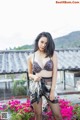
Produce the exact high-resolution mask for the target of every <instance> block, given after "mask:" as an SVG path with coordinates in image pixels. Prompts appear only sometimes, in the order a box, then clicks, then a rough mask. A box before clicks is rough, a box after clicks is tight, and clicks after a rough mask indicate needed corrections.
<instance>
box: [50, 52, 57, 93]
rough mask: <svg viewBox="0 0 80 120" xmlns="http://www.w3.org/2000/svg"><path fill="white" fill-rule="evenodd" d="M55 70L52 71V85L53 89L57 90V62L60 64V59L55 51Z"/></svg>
mask: <svg viewBox="0 0 80 120" xmlns="http://www.w3.org/2000/svg"><path fill="white" fill-rule="evenodd" d="M52 59H53V72H52V87H51V91H54V90H55V87H56V81H57V64H58V59H57V54H56V52H54V55H53V58H52Z"/></svg>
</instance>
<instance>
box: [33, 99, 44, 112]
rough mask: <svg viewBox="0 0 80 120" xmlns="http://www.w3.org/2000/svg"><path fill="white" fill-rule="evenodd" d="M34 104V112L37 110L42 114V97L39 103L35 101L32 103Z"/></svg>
mask: <svg viewBox="0 0 80 120" xmlns="http://www.w3.org/2000/svg"><path fill="white" fill-rule="evenodd" d="M32 106H33V109H34V112H35V113H37V114H41V113H42V98H40V101H39V103H37V102H34V103H33V104H32Z"/></svg>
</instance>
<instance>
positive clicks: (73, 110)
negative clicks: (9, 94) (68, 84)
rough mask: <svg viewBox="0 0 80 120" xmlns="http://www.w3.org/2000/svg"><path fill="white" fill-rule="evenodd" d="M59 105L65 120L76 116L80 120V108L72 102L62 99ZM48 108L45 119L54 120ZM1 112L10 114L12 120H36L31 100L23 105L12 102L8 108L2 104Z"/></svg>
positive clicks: (16, 101)
mask: <svg viewBox="0 0 80 120" xmlns="http://www.w3.org/2000/svg"><path fill="white" fill-rule="evenodd" d="M59 105H60V109H61V114H62V118H63V120H72V118H73V116H74V115H77V118H79V119H80V106H78V105H75V106H73V105H72V104H71V102H70V101H68V100H65V99H60V98H59ZM46 107H47V108H46V109H45V110H43V117H44V118H46V120H53V117H52V112H51V110H50V108H49V106H48V104H47V106H46ZM0 111H8V113H9V112H10V115H11V116H10V120H34V111H33V109H32V107H31V104H30V100H27V101H26V102H25V103H21V102H20V101H19V100H11V101H9V102H8V104H7V105H6V106H1V104H0ZM79 119H78V120H79ZM44 120H45V119H44ZM76 120H77V119H76Z"/></svg>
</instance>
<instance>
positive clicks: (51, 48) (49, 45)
mask: <svg viewBox="0 0 80 120" xmlns="http://www.w3.org/2000/svg"><path fill="white" fill-rule="evenodd" d="M41 37H46V38H47V40H48V42H47V45H46V47H45V51H44V52H45V53H46V57H48V56H49V57H52V56H53V54H54V50H55V44H54V41H53V38H52V36H51V34H50V33H49V32H42V33H40V34H39V35H38V36H37V38H36V39H35V44H34V52H36V51H37V50H38V49H39V48H38V42H39V39H40V38H41Z"/></svg>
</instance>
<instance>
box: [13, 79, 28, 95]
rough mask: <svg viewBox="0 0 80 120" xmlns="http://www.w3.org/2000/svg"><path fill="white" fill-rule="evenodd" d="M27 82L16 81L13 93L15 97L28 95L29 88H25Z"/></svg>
mask: <svg viewBox="0 0 80 120" xmlns="http://www.w3.org/2000/svg"><path fill="white" fill-rule="evenodd" d="M25 82H26V81H25V80H16V81H14V84H13V88H12V93H13V95H15V96H19V95H26V89H27V86H26V87H25V86H24V84H25Z"/></svg>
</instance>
